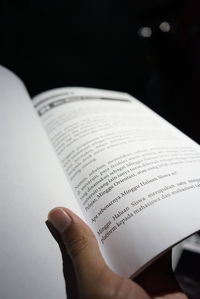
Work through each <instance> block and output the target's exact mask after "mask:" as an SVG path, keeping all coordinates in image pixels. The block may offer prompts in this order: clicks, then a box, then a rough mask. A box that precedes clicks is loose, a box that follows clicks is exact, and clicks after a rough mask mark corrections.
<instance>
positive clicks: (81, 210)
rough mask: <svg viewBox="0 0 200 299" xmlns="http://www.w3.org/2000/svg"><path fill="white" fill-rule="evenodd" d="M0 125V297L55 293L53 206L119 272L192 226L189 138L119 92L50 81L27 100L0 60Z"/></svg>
mask: <svg viewBox="0 0 200 299" xmlns="http://www.w3.org/2000/svg"><path fill="white" fill-rule="evenodd" d="M177 117H178V116H177ZM0 130H1V146H0V160H1V163H0V165H1V167H0V180H1V183H0V213H1V218H0V235H1V245H0V282H1V286H0V297H1V298H4V299H6V298H9V299H12V298H15V299H18V298H20V299H22V298H29V299H30V298H42V299H43V298H65V292H64V282H63V279H62V271H61V269H62V268H61V267H62V265H61V257H60V254H59V252H58V249H57V246H56V244H55V242H54V241H53V240H52V237H51V236H50V234H49V232H48V231H47V229H46V227H45V220H46V217H47V213H48V211H49V210H50V209H51V208H53V207H55V206H66V207H68V208H70V209H72V211H74V212H75V213H76V214H78V216H80V217H81V218H82V219H83V220H84V221H85V222H86V223H87V224H88V225H89V226H90V227H91V229H92V230H93V231H94V233H95V235H96V237H97V240H98V242H99V246H100V248H101V252H102V254H103V256H104V258H105V260H106V262H107V264H108V265H109V267H110V268H111V269H112V270H113V271H115V272H117V273H119V274H121V275H124V276H126V277H130V276H135V275H137V273H139V272H140V271H141V270H142V269H144V268H145V267H146V266H147V265H148V264H149V263H150V262H151V261H152V260H153V259H155V258H156V257H157V256H159V255H160V254H162V253H163V252H164V251H166V250H167V249H168V248H170V247H171V246H173V245H174V244H176V243H177V242H179V241H180V240H182V239H184V238H186V237H187V236H189V235H191V234H192V233H194V232H196V231H198V230H199V229H200V217H199V210H200V188H199V187H200V148H199V145H197V144H196V143H195V142H194V141H192V140H191V139H190V138H188V137H187V136H185V135H184V134H183V133H181V132H180V131H179V130H178V129H176V128H175V127H173V126H172V125H171V124H169V123H168V122H167V121H165V120H163V119H162V118H161V117H160V116H158V115H157V114H156V113H154V112H153V111H151V110H150V109H149V108H147V107H146V106H145V105H143V104H142V103H141V102H139V101H138V100H136V99H135V98H133V97H132V96H130V95H128V94H126V93H121V92H114V91H107V90H98V89H89V88H59V89H54V90H50V91H47V92H44V93H42V94H39V95H38V96H36V97H35V98H34V99H33V101H32V102H31V99H30V97H29V95H28V93H27V91H26V88H25V87H24V85H23V83H22V82H21V80H20V79H19V78H18V77H17V76H15V75H14V74H13V73H11V72H10V71H8V70H6V69H5V68H3V67H1V68H0Z"/></svg>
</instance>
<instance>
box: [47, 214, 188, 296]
mask: <svg viewBox="0 0 200 299" xmlns="http://www.w3.org/2000/svg"><path fill="white" fill-rule="evenodd" d="M47 226H48V227H49V229H50V231H51V233H52V234H53V236H54V238H55V239H56V240H57V242H58V244H59V246H60V249H61V252H62V256H63V266H64V269H63V270H64V276H65V280H66V291H67V298H69V299H72V298H79V299H81V298H84V299H100V298H101V299H112V298H113V299H129V298H130V299H150V298H157V299H158V298H159V299H186V298H187V297H186V295H184V294H183V293H182V292H181V290H180V288H179V286H178V284H177V282H176V280H175V278H174V275H173V271H172V268H171V255H170V254H166V255H164V256H163V257H162V258H161V259H159V260H157V261H156V262H154V263H153V264H152V265H151V266H150V267H149V268H147V269H146V270H145V271H144V272H143V273H142V274H140V275H139V276H138V277H137V279H135V281H132V280H131V279H129V278H124V277H121V276H119V275H117V274H116V273H114V272H112V271H111V270H110V269H109V268H108V266H107V265H106V264H105V262H104V260H103V258H102V256H101V253H100V250H99V247H98V243H97V240H96V238H95V236H94V234H93V233H92V231H91V230H90V228H89V227H88V226H87V225H86V224H85V223H84V222H83V221H82V220H81V219H80V218H79V217H78V216H76V215H75V214H74V213H73V212H71V211H70V210H68V209H66V208H55V209H53V210H52V211H50V213H49V216H48V221H47ZM68 284H69V285H68Z"/></svg>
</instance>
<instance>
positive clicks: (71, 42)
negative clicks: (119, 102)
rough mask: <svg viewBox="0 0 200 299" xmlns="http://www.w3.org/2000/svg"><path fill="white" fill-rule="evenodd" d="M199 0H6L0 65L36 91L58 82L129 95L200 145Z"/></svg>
mask: <svg viewBox="0 0 200 299" xmlns="http://www.w3.org/2000/svg"><path fill="white" fill-rule="evenodd" d="M198 2H199V1H196V0H190V1H176V0H152V1H149V0H148V1H147V0H136V1H126V0H121V1H120V0H115V1H113V0H101V1H97V0H90V1H89V0H84V1H77V0H73V1H70V0H68V1H64V0H57V1H50V0H48V1H47V0H45V1H28V0H27V1H26V2H21V1H15V2H14V1H13V2H12V1H1V4H0V43H1V44H0V63H1V64H3V65H4V66H6V67H8V68H10V69H11V70H13V71H14V72H16V73H17V74H18V75H19V76H20V77H21V78H22V80H23V81H24V82H25V84H26V86H27V88H28V90H29V93H30V94H31V95H35V94H37V93H39V92H41V91H44V90H46V89H50V88H55V87H61V86H88V87H97V88H105V89H113V90H120V91H125V92H128V93H130V94H132V95H134V96H135V97H137V98H138V99H139V100H141V101H143V102H144V103H145V104H147V105H148V106H150V107H151V108H153V109H154V110H155V111H157V112H158V113H160V114H161V115H162V116H164V117H165V118H166V119H167V120H169V121H170V122H172V123H173V124H174V125H176V126H177V127H178V128H180V129H181V130H183V131H184V132H185V133H186V134H188V135H189V136H190V137H192V138H194V139H195V140H196V141H198V142H200V133H199V109H198V103H199V95H200V91H199V89H200V86H199V85H200V84H199V83H200V82H199V81H200V51H199V50H200V24H199V22H200V4H199V3H198ZM163 21H166V22H168V23H169V24H170V27H171V29H170V31H169V32H162V31H161V30H160V29H159V25H160V23H162V22H163ZM141 27H150V28H151V30H152V35H151V37H149V38H144V37H142V36H140V35H139V34H138V30H139V29H140V28H141Z"/></svg>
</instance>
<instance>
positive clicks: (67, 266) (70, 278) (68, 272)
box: [46, 221, 78, 299]
mask: <svg viewBox="0 0 200 299" xmlns="http://www.w3.org/2000/svg"><path fill="white" fill-rule="evenodd" d="M46 225H47V228H48V229H49V231H50V233H51V234H52V236H53V238H54V239H55V240H56V242H57V243H58V246H59V248H60V251H61V255H62V261H63V275H64V279H65V288H66V294H67V298H69V299H74V298H78V286H77V281H76V276H75V271H74V266H73V264H72V260H71V257H70V256H69V255H68V254H67V252H66V248H65V245H64V243H63V241H62V238H61V236H60V234H59V232H58V231H57V230H56V229H55V227H54V226H53V225H52V224H51V223H50V222H49V221H46Z"/></svg>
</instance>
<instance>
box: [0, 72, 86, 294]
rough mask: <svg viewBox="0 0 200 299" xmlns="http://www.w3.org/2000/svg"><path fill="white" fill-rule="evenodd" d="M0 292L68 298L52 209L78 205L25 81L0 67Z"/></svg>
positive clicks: (78, 210) (77, 208)
mask: <svg viewBox="0 0 200 299" xmlns="http://www.w3.org/2000/svg"><path fill="white" fill-rule="evenodd" d="M0 123H1V125H0V132H1V134H0V136H1V145H0V236H1V242H0V298H2V299H27V298H28V299H44V298H48V299H50V298H52V299H55V298H59V299H60V298H63V299H64V298H66V295H65V286H64V279H63V275H62V261H61V255H60V253H59V250H58V246H57V244H56V242H55V241H54V240H53V238H52V237H51V235H50V233H49V231H48V230H47V228H46V225H45V221H46V219H47V213H48V211H49V210H50V209H51V208H53V207H55V206H57V205H58V206H65V205H67V206H69V207H71V208H72V206H73V209H74V210H75V211H76V213H77V214H79V215H80V216H81V215H82V213H81V211H80V209H79V207H78V206H77V205H76V201H75V200H74V195H73V193H72V192H71V190H70V187H69V185H68V183H67V180H66V178H65V176H64V174H63V171H62V168H61V167H60V164H59V162H58V161H57V157H56V155H55V154H54V152H53V149H52V146H51V145H50V143H49V140H48V137H47V136H46V133H45V131H44V129H43V127H42V125H41V122H40V120H39V118H38V116H37V114H36V112H35V110H34V108H33V106H32V103H31V100H30V98H29V96H28V94H27V92H26V90H25V88H24V86H23V84H22V82H21V81H20V80H19V78H17V77H16V76H15V75H14V74H13V73H11V72H10V71H8V70H6V69H5V68H3V67H0Z"/></svg>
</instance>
